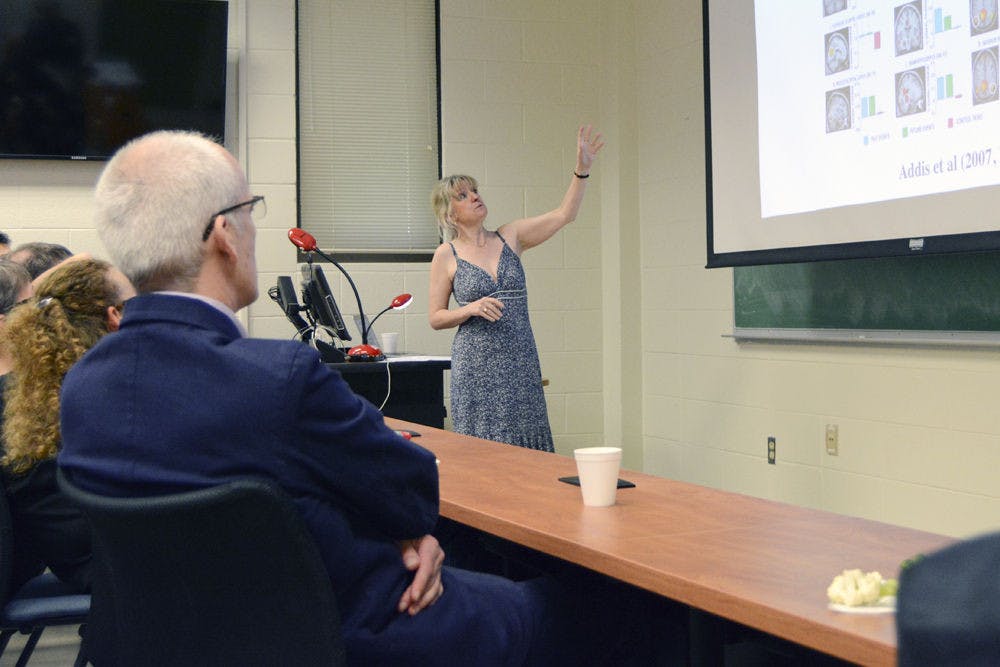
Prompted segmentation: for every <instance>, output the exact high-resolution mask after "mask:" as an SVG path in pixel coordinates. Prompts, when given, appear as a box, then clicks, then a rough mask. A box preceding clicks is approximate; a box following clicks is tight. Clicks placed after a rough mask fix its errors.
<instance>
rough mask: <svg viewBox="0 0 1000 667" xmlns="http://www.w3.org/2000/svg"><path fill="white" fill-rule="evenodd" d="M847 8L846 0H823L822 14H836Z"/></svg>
mask: <svg viewBox="0 0 1000 667" xmlns="http://www.w3.org/2000/svg"><path fill="white" fill-rule="evenodd" d="M845 9H847V0H823V16H829V15H830V14H836V13H837V12H842V11H844V10H845Z"/></svg>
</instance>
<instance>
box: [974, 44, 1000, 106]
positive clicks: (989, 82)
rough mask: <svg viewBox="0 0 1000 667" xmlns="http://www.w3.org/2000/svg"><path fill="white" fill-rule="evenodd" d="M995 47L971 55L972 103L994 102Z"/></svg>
mask: <svg viewBox="0 0 1000 667" xmlns="http://www.w3.org/2000/svg"><path fill="white" fill-rule="evenodd" d="M997 48H998V47H996V46H993V47H990V48H988V49H983V50H982V51H976V52H974V53H973V54H972V103H973V104H985V103H986V102H996V101H997V99H998V97H1000V96H998V94H997V72H998V70H1000V68H998V67H997Z"/></svg>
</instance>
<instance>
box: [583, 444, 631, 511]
mask: <svg viewBox="0 0 1000 667" xmlns="http://www.w3.org/2000/svg"><path fill="white" fill-rule="evenodd" d="M573 458H575V459H576V471H577V473H578V474H579V475H580V492H581V493H582V494H583V504H584V505H589V506H591V507H608V506H609V505H614V504H615V495H616V494H617V492H618V468H619V466H620V465H621V461H622V450H621V447H584V448H582V449H574V450H573Z"/></svg>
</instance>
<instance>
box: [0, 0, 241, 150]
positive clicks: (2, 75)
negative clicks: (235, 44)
mask: <svg viewBox="0 0 1000 667" xmlns="http://www.w3.org/2000/svg"><path fill="white" fill-rule="evenodd" d="M228 16H229V8H228V3H227V2H225V0H0V158H46V159H73V160H102V159H107V158H108V157H110V156H111V155H112V154H113V153H114V152H115V150H116V149H117V148H118V147H120V146H121V145H122V144H124V143H126V142H127V141H129V140H130V139H132V138H134V137H137V136H139V135H141V134H145V133H146V132H150V131H152V130H157V129H183V130H197V131H199V132H203V133H204V134H207V135H209V136H212V137H215V138H217V139H219V140H221V141H224V140H225V137H224V131H225V115H226V46H227V43H226V39H227V32H228V25H229V20H228Z"/></svg>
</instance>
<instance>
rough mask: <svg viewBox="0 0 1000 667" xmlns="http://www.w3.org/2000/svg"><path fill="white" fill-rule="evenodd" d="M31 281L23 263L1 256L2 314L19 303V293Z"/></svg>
mask: <svg viewBox="0 0 1000 667" xmlns="http://www.w3.org/2000/svg"><path fill="white" fill-rule="evenodd" d="M30 283H31V276H30V275H29V274H28V270H27V269H26V268H24V266H23V265H21V264H18V263H17V262H14V261H11V260H9V259H2V258H0V315H5V314H7V313H9V312H10V311H11V309H13V308H14V306H16V305H17V297H18V295H19V294H20V293H21V292H22V291H24V288H25V287H27V286H28V285H29V284H30Z"/></svg>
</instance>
